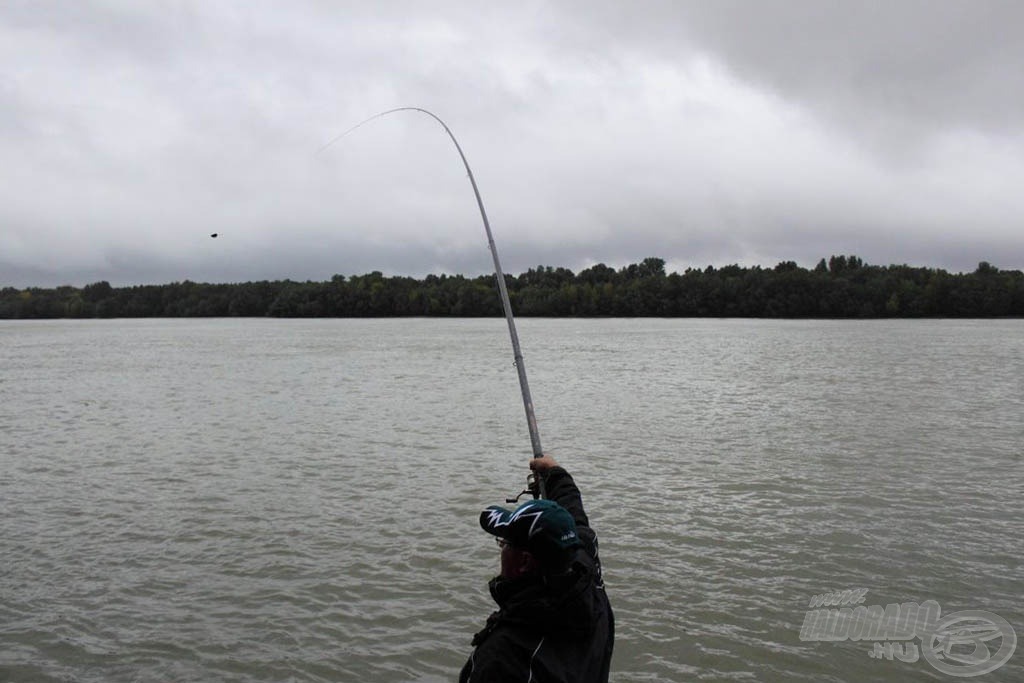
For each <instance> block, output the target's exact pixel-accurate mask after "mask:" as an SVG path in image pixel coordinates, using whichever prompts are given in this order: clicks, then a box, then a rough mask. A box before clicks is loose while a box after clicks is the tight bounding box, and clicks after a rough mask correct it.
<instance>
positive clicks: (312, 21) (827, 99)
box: [0, 0, 1024, 286]
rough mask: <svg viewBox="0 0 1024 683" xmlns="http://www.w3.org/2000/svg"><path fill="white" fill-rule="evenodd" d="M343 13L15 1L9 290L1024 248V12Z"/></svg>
mask: <svg viewBox="0 0 1024 683" xmlns="http://www.w3.org/2000/svg"><path fill="white" fill-rule="evenodd" d="M346 5H347V3H342V4H339V3H327V2H324V3H320V2H299V3H291V4H289V5H288V6H287V7H285V6H283V5H281V4H280V3H270V2H256V3H246V4H245V5H233V4H228V3H179V4H177V5H175V6H172V7H162V6H157V5H149V4H145V3H143V4H139V3H128V2H79V3H73V4H72V5H69V6H67V7H63V6H62V7H56V6H51V7H47V6H41V5H39V4H38V3H6V4H4V5H3V6H0V64H3V66H2V67H0V154H2V158H3V159H5V163H4V165H3V169H2V170H0V174H2V176H0V285H16V286H25V285H53V284H60V283H77V284H82V283H85V282H89V281H94V280H98V279H108V280H110V281H111V282H114V283H118V284H128V283H144V282H167V281H173V280H182V279H193V280H207V281H240V280H256V279H264V278H275V279H276V278H284V277H290V278H293V279H307V278H309V279H324V278H326V277H329V276H330V275H332V274H334V273H346V274H352V273H360V272H368V271H370V270H382V271H384V272H387V273H394V274H399V273H402V274H410V275H422V274H425V273H427V272H441V271H447V272H463V273H467V274H475V273H482V272H487V271H488V270H489V268H490V260H489V255H488V254H487V252H486V244H485V241H484V236H483V232H482V228H481V225H480V220H479V215H478V214H477V212H476V206H475V203H474V201H473V198H472V193H471V190H470V188H469V185H468V183H467V181H466V177H465V173H464V171H463V170H462V168H461V167H460V164H459V161H458V156H457V154H456V153H455V150H454V149H453V148H452V146H451V145H450V143H449V141H448V140H447V139H446V138H445V136H444V134H443V131H441V129H440V128H439V127H438V126H437V125H436V124H435V123H434V122H433V121H431V120H429V118H427V117H425V116H422V115H418V114H414V113H401V114H395V115H393V116H391V117H388V118H384V119H380V120H377V121H374V122H373V123H371V124H368V125H367V126H365V127H363V128H361V129H359V130H358V131H356V132H355V133H353V134H351V135H349V136H347V137H346V138H344V139H343V140H341V141H339V142H338V143H336V144H334V145H332V146H331V147H330V148H328V149H327V150H325V151H324V152H323V153H321V154H318V153H317V150H318V149H319V148H320V146H321V145H322V144H323V143H324V142H326V141H327V140H330V139H331V138H332V137H334V136H335V135H337V134H338V133H339V132H341V131H342V130H344V129H346V128H348V127H349V126H351V125H352V124H353V123H355V122H357V121H360V120H362V119H364V118H366V117H367V116H369V115H371V114H373V113H376V112H378V111H382V110H385V109H390V108H392V107H395V106H404V105H413V106H422V107H426V108H428V109H431V110H433V111H435V112H436V113H438V114H439V115H441V116H442V117H443V118H445V119H446V121H447V122H448V123H449V125H450V126H451V127H452V129H453V130H454V132H455V133H456V135H458V136H459V139H460V142H461V143H462V146H463V148H464V149H465V151H466V153H467V155H468V157H469V160H470V162H471V163H472V164H473V168H474V171H475V173H476V175H477V179H478V181H479V183H480V187H481V191H482V193H483V197H484V201H485V202H486V203H487V210H488V213H489V215H490V217H491V221H492V224H493V226H494V229H495V235H496V238H497V241H498V245H499V249H500V250H501V252H502V257H503V261H504V262H505V266H506V268H507V269H508V270H510V271H517V270H521V269H525V268H526V267H530V266H533V265H537V264H541V263H544V264H550V265H564V266H568V267H571V268H574V269H579V268H582V267H585V266H587V265H590V264H592V263H595V262H598V261H601V262H605V263H609V264H611V265H624V264H625V263H628V262H631V261H636V260H638V259H641V258H643V257H645V256H652V255H655V256H661V257H663V258H665V259H666V260H667V261H668V262H669V264H670V265H673V266H677V267H680V268H682V267H686V266H689V265H693V266H697V267H703V266H704V265H707V264H709V263H712V264H718V265H723V264H725V263H733V262H739V263H744V264H754V263H760V264H762V265H768V266H770V265H773V264H774V263H775V262H777V261H780V260H786V259H795V260H797V261H799V262H801V263H803V264H805V265H813V263H814V262H816V261H817V259H818V258H821V257H822V256H828V255H830V254H832V253H857V254H859V255H860V256H862V257H863V258H865V259H866V260H868V261H869V262H873V263H890V262H909V263H913V264H917V265H934V266H939V267H945V268H950V269H954V270H963V269H972V268H973V267H974V266H975V265H976V264H977V262H978V261H979V260H983V259H984V260H989V261H992V262H994V263H996V264H997V265H999V266H1001V267H1007V268H1010V267H1016V268H1019V267H1021V266H1022V265H1024V247H1022V245H1021V240H1020V239H1019V237H1018V234H1019V224H1020V217H1021V216H1022V215H1024V212H1022V209H1024V199H1021V198H1020V195H1021V193H1020V192H1019V190H1018V186H1019V184H1020V183H1019V179H1020V178H1021V175H1022V171H1024V131H1022V130H1021V125H1022V124H1021V121H1024V118H1022V117H1021V116H1020V114H1021V110H1022V106H1021V105H1022V103H1021V97H1022V95H1021V89H1020V87H1019V85H1018V83H1019V67H1020V65H1021V63H1022V62H1024V59H1022V58H1024V54H1022V53H1024V43H1022V41H1020V40H1018V39H1017V37H1016V36H1015V35H1014V32H1015V31H1016V27H1017V26H1020V25H1021V19H1022V18H1024V17H1022V16H1021V15H1022V14H1024V10H1021V9H1018V5H1017V4H1016V3H1009V2H987V1H985V0H980V1H978V2H971V3H961V2H917V1H911V0H906V1H904V2H900V3H871V2H869V3H854V4H851V3H839V2H817V1H815V2H767V3H745V2H744V3H739V2H732V1H723V2H715V3H707V2H644V3H629V4H627V3H610V2H609V3H602V2H589V3H585V4H584V3H561V4H554V5H552V4H548V3H540V2H535V3H525V4H517V5H515V6H508V7H504V6H500V5H492V6H487V7H480V6H479V5H470V4H467V3H461V2H449V3H442V4H431V6H430V8H429V9H427V8H425V7H424V6H422V5H421V4H418V3H398V2H395V3H377V4H373V5H366V6H359V7H348V6H346ZM58 10H60V11H58ZM211 232H218V233H221V235H222V237H221V238H218V239H217V240H210V239H209V237H208V234H209V233H211Z"/></svg>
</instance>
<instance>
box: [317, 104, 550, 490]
mask: <svg viewBox="0 0 1024 683" xmlns="http://www.w3.org/2000/svg"><path fill="white" fill-rule="evenodd" d="M400 111H418V112H421V113H423V114H426V115H427V116H429V117H430V118H432V119H434V120H435V121H437V122H438V123H440V124H441V127H442V128H444V132H446V133H448V137H449V138H451V140H452V143H454V145H455V149H456V150H457V151H458V153H459V157H460V158H461V159H462V165H463V166H465V167H466V174H467V175H468V176H469V183H470V185H472V186H473V195H474V196H476V205H477V206H478V207H480V217H481V218H482V219H483V221H484V231H486V232H487V246H488V247H490V250H491V256H492V257H493V259H494V275H495V278H496V279H497V280H498V293H499V294H500V295H501V305H502V308H504V310H505V320H506V321H507V322H508V333H509V336H510V337H511V339H512V356H513V359H514V363H515V366H516V372H517V373H518V374H519V389H520V391H521V392H522V394H523V407H524V408H525V409H526V425H527V427H528V428H529V430H530V443H531V445H532V446H533V457H535V458H540V457H542V456H543V455H544V452H543V450H542V449H541V446H540V432H539V431H538V430H537V417H536V415H534V412H533V399H532V398H531V397H530V383H529V382H528V381H527V379H526V363H525V362H524V360H523V352H522V349H520V347H519V334H518V333H517V332H516V322H515V318H514V317H513V316H512V304H511V303H510V302H509V298H508V287H507V286H506V285H505V274H504V273H503V272H502V270H501V260H500V259H499V258H498V247H497V246H495V244H494V235H493V234H491V223H490V221H488V220H487V211H486V210H485V209H484V201H483V199H481V198H480V189H479V188H478V187H477V186H476V178H474V177H473V169H471V168H470V167H469V161H467V160H466V155H465V154H464V153H463V152H462V146H461V145H459V141H458V140H456V139H455V134H454V133H452V131H451V128H449V127H448V124H446V123H445V122H444V121H442V120H441V118H440V117H439V116H438V115H437V114H435V113H434V112H432V111H428V110H426V109H421V108H420V107H398V108H397V109H389V110H387V111H382V112H381V113H379V114H374V115H373V116H371V117H370V118H368V119H366V120H365V121H360V122H359V123H357V124H356V125H354V126H352V127H351V128H349V129H348V130H346V131H345V132H343V133H341V134H339V135H337V136H335V137H334V138H333V139H331V140H330V141H329V142H327V143H326V144H324V145H323V146H322V147H320V149H319V150H318V152H317V153H319V152H323V151H324V150H325V149H327V148H328V147H330V146H331V145H333V144H334V143H335V142H337V141H338V140H340V139H342V138H343V137H345V136H346V135H348V134H349V133H351V132H352V131H354V130H355V129H357V128H360V127H362V126H364V125H366V124H367V123H369V122H370V121H373V120H375V119H379V118H380V117H382V116H387V115H388V114H394V113H395V112H400ZM527 493H529V494H531V495H533V497H534V498H546V497H547V496H546V492H545V490H544V480H543V479H542V478H540V477H537V476H535V475H534V474H532V473H531V474H530V475H528V476H527V477H526V489H524V490H523V492H522V493H520V494H519V495H518V496H516V497H514V498H507V499H506V500H507V502H509V503H514V502H516V501H517V500H519V498H520V497H522V496H523V495H525V494H527Z"/></svg>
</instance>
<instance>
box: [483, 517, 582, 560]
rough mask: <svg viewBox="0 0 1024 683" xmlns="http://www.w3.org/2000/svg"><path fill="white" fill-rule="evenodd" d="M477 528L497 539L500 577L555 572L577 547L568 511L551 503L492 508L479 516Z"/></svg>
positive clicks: (578, 542)
mask: <svg viewBox="0 0 1024 683" xmlns="http://www.w3.org/2000/svg"><path fill="white" fill-rule="evenodd" d="M480 526H481V527H483V529H484V531H486V532H487V533H489V534H493V535H494V536H497V537H498V543H499V545H501V546H502V550H501V575H502V576H503V577H504V578H506V579H514V578H517V577H519V576H523V575H524V574H531V573H544V574H551V573H557V572H560V571H562V570H564V569H565V567H566V566H567V565H568V563H569V560H570V559H572V554H573V550H574V549H575V548H576V547H577V546H579V545H580V540H579V537H578V536H577V535H576V523H575V522H574V521H573V519H572V515H570V514H569V511H568V510H566V509H565V508H563V507H562V506H561V505H559V504H558V503H556V502H554V501H552V500H531V501H527V502H526V503H523V504H522V505H520V506H519V507H517V508H516V509H515V510H507V509H505V508H501V507H498V506H496V505H492V506H491V507H489V508H487V509H486V510H484V511H483V512H481V513H480Z"/></svg>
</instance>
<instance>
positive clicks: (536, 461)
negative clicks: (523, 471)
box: [530, 455, 558, 474]
mask: <svg viewBox="0 0 1024 683" xmlns="http://www.w3.org/2000/svg"><path fill="white" fill-rule="evenodd" d="M552 467H558V463H557V462H555V459H554V458H552V457H551V456H550V455H544V456H541V457H539V458H530V469H531V470H533V471H534V472H536V473H537V474H544V473H545V472H547V471H548V470H550V469H551V468H552Z"/></svg>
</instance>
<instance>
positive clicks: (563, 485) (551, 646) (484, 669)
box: [459, 467, 615, 683]
mask: <svg viewBox="0 0 1024 683" xmlns="http://www.w3.org/2000/svg"><path fill="white" fill-rule="evenodd" d="M545 485H546V487H547V494H548V496H547V497H548V498H550V499H551V500H553V501H555V502H557V503H558V504H559V505H561V506H562V507H564V508H565V509H567V510H568V511H569V512H570V513H571V514H572V516H573V519H574V520H575V521H576V532H577V533H578V534H579V537H580V540H581V541H582V543H583V545H582V547H581V548H579V549H577V550H576V554H575V556H574V558H573V561H572V563H571V567H570V571H569V572H568V573H567V574H565V575H560V576H555V577H540V576H525V577H521V578H518V579H513V580H507V579H502V578H501V577H495V578H494V579H491V582H490V584H489V587H490V590H491V596H492V597H493V598H494V601H495V602H496V603H497V604H498V611H497V612H494V613H493V614H491V616H490V617H488V619H487V624H486V625H485V626H484V628H483V630H482V631H480V632H479V633H477V634H476V635H475V636H474V637H473V646H474V648H475V649H474V650H473V653H472V654H471V655H470V657H469V661H467V662H466V665H465V666H464V667H462V673H461V674H460V675H459V683H511V682H517V683H528V682H529V683H606V681H607V680H608V665H609V663H610V661H611V657H612V644H613V641H614V636H615V620H614V616H613V614H612V608H611V605H610V604H609V603H608V596H607V595H605V590H604V581H603V580H602V579H601V560H600V558H599V557H598V553H597V535H596V534H595V533H594V531H593V529H591V528H590V524H589V522H588V520H587V515H586V513H585V512H584V510H583V501H582V499H581V498H580V491H579V489H578V488H576V484H575V482H573V480H572V477H571V476H570V475H569V473H568V472H566V471H565V470H564V469H562V468H561V467H553V468H551V469H550V470H549V471H548V473H547V476H546V478H545Z"/></svg>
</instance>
